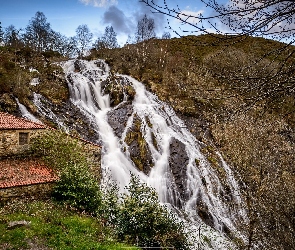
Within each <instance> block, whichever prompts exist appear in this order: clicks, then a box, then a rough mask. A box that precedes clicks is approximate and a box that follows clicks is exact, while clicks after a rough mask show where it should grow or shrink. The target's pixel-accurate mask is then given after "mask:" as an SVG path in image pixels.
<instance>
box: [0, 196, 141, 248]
mask: <svg viewBox="0 0 295 250" xmlns="http://www.w3.org/2000/svg"><path fill="white" fill-rule="evenodd" d="M0 218H1V219H0V248H1V249H2V248H4V249H27V248H29V247H30V246H32V245H34V247H36V248H38V249H47V248H50V249H69V250H70V249H81V250H84V249H101V250H118V249H130V250H131V249H134V250H135V249H137V248H135V247H128V246H127V245H123V244H120V243H117V242H116V240H115V239H114V238H112V235H110V234H109V233H108V229H107V228H106V227H105V226H102V225H101V223H100V221H99V220H98V219H96V218H94V217H91V216H89V215H85V214H81V213H77V211H74V210H70V209H69V208H68V207H66V206H64V205H60V204H56V203H54V202H52V201H50V200H48V201H30V200H16V201H14V202H12V203H8V204H6V205H4V206H2V207H1V208H0ZM19 220H25V221H30V222H31V224H30V225H29V226H27V227H19V228H14V229H10V230H7V224H8V223H9V222H10V221H19ZM6 247H7V248H6Z"/></svg>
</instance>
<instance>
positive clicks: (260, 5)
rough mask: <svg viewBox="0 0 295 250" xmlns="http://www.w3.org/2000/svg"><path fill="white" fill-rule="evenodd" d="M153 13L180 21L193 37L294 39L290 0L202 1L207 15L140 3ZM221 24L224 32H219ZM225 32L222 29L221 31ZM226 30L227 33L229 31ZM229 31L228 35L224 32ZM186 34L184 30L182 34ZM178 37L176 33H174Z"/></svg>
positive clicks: (150, 0) (294, 10) (294, 9)
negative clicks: (206, 35) (222, 36)
mask: <svg viewBox="0 0 295 250" xmlns="http://www.w3.org/2000/svg"><path fill="white" fill-rule="evenodd" d="M141 2H143V3H145V4H146V5H148V6H149V7H151V8H152V10H153V11H155V12H157V13H161V14H164V15H166V16H167V17H172V18H175V19H177V20H179V21H180V22H181V23H183V24H187V25H189V26H191V27H192V28H193V31H192V33H194V34H197V33H202V34H204V33H210V34H212V33H222V34H238V35H257V36H266V35H267V36H271V37H272V38H275V39H284V38H290V36H291V37H292V38H294V28H295V27H294V25H295V19H294V14H295V2H294V1H293V0H268V1H265V0H250V1H249V0H229V1H227V3H226V4H224V1H218V0H201V2H203V3H204V4H205V5H206V8H207V9H208V8H209V10H210V9H211V10H214V13H213V14H212V11H209V12H208V13H210V14H209V15H208V16H204V14H203V12H202V11H200V12H196V14H192V13H191V12H186V11H184V10H181V9H180V8H179V7H178V6H176V7H175V6H169V5H168V3H167V1H166V0H163V2H162V4H158V2H157V3H156V2H155V1H154V0H141ZM220 22H221V23H222V24H224V25H226V27H227V29H222V28H220V25H219V24H220ZM170 28H171V26H170ZM223 28H225V27H223ZM228 29H229V30H228ZM226 30H228V32H226ZM182 31H186V32H187V30H182ZM174 32H176V33H177V34H178V32H177V31H176V30H174Z"/></svg>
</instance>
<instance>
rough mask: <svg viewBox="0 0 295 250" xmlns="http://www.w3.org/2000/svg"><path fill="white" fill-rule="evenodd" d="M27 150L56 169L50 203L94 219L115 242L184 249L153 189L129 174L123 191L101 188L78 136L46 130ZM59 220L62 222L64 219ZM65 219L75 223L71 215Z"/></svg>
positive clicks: (181, 233) (177, 227)
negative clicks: (64, 205) (123, 192)
mask: <svg viewBox="0 0 295 250" xmlns="http://www.w3.org/2000/svg"><path fill="white" fill-rule="evenodd" d="M31 150H32V152H33V155H34V156H35V157H40V158H41V159H43V160H44V161H45V162H46V164H47V165H48V166H52V167H53V169H55V170H56V171H57V172H58V173H59V177H60V179H59V180H58V181H57V183H56V185H55V187H54V189H53V193H52V197H53V199H54V201H55V202H58V204H67V205H68V206H69V207H72V208H75V209H76V210H77V212H78V214H80V213H83V214H84V213H85V214H86V215H88V217H90V218H93V219H95V220H96V221H97V223H99V225H100V226H101V227H104V230H105V232H107V231H108V234H110V235H111V236H112V238H113V239H115V240H116V241H119V242H126V243H129V244H132V245H139V246H159V247H160V246H161V247H175V248H176V249H179V250H181V249H187V248H188V242H187V235H186V233H185V229H184V226H183V224H182V223H181V222H178V220H177V218H176V217H174V216H173V215H172V213H170V211H169V210H168V209H167V208H165V207H164V206H162V205H160V204H159V202H158V196H157V193H156V191H155V190H153V189H152V188H150V187H148V186H147V185H146V184H143V183H141V182H140V180H139V179H138V178H137V177H135V176H132V177H131V180H130V184H129V186H128V187H126V188H127V193H126V194H122V195H121V194H119V193H118V188H117V187H116V185H115V184H114V183H110V184H108V185H107V186H105V188H103V189H101V188H100V185H99V179H98V178H97V177H96V176H95V175H94V174H93V172H91V168H90V167H89V166H90V165H91V162H90V161H89V158H88V157H87V154H86V153H85V152H84V151H83V148H82V147H81V145H80V144H79V143H78V140H76V139H74V138H71V137H69V136H68V135H65V134H62V133H60V132H57V131H50V132H49V133H47V134H45V135H44V136H42V137H40V138H37V139H35V141H34V142H33V145H32V148H31ZM53 204H55V203H53ZM57 206H62V205H57ZM86 215H85V216H86ZM91 216H92V217H91ZM73 220H74V219H73ZM60 223H61V224H62V226H63V223H64V222H63V221H62V222H60ZM70 223H71V224H75V223H76V222H75V221H72V219H70ZM77 223H78V222H77ZM89 223H91V222H90V221H89ZM90 226H91V225H90ZM81 227H82V228H83V226H81ZM85 227H87V226H85ZM56 230H59V229H56ZM73 230H74V229H73ZM74 231H75V230H74ZM94 233H95V232H93V234H94ZM91 234H92V233H91ZM61 235H62V234H61ZM61 237H62V236H61ZM63 240H66V239H62V241H63ZM97 244H98V243H97ZM81 249H82V248H81ZM98 249H99V248H98ZM101 249H103V248H101Z"/></svg>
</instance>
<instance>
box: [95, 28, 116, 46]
mask: <svg viewBox="0 0 295 250" xmlns="http://www.w3.org/2000/svg"><path fill="white" fill-rule="evenodd" d="M94 47H95V48H96V49H114V48H117V47H119V45H118V41H117V34H116V32H115V31H114V29H113V26H107V27H106V28H105V32H104V35H103V36H102V37H100V38H98V39H97V40H96V41H95V44H94Z"/></svg>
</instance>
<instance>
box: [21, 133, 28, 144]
mask: <svg viewBox="0 0 295 250" xmlns="http://www.w3.org/2000/svg"><path fill="white" fill-rule="evenodd" d="M28 143H29V133H24V132H20V133H19V140H18V144H19V145H26V144H28Z"/></svg>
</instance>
